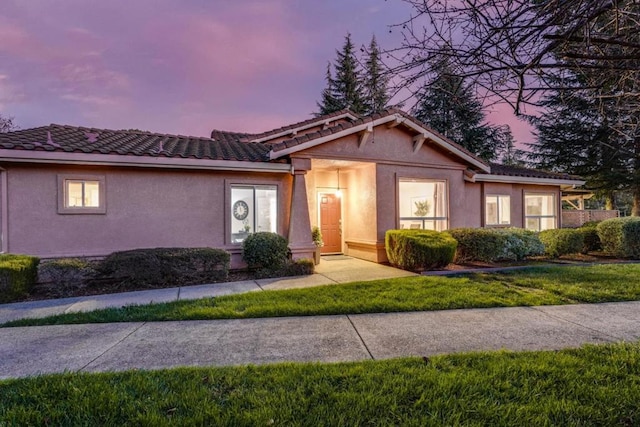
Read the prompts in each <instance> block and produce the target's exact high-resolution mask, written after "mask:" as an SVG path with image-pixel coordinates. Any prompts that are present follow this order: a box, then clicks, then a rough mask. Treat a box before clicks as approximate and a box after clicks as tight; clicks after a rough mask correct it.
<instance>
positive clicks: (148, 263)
mask: <svg viewBox="0 0 640 427" xmlns="http://www.w3.org/2000/svg"><path fill="white" fill-rule="evenodd" d="M230 258H231V257H230V255H229V253H228V252H225V251H223V250H221V249H214V248H153V249H135V250H131V251H121V252H114V253H112V254H111V255H109V256H107V257H106V258H105V259H104V260H103V261H102V262H101V263H100V264H99V265H98V268H97V269H98V271H99V273H100V275H102V276H104V277H106V278H108V279H113V280H114V281H116V282H118V283H122V284H129V283H136V284H138V285H143V286H149V287H166V286H181V285H192V284H199V283H207V282H216V281H221V280H225V279H226V278H227V276H228V274H229V264H230Z"/></svg>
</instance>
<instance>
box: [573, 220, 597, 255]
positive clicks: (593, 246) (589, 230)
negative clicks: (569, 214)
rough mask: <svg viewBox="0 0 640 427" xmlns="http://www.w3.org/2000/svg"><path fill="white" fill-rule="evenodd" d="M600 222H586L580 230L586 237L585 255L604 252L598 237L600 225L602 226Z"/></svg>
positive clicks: (583, 251) (583, 249) (583, 248)
mask: <svg viewBox="0 0 640 427" xmlns="http://www.w3.org/2000/svg"><path fill="white" fill-rule="evenodd" d="M600 222H601V221H589V222H585V223H584V224H582V225H581V226H580V228H578V230H580V232H581V233H582V235H583V237H584V246H583V247H582V253H583V254H586V253H589V252H592V251H599V250H602V243H601V242H600V237H599V236H598V224H600Z"/></svg>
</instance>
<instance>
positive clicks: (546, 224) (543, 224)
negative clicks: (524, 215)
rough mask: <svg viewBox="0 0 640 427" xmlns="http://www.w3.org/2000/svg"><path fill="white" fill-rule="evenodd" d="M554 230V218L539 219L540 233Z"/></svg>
mask: <svg viewBox="0 0 640 427" xmlns="http://www.w3.org/2000/svg"><path fill="white" fill-rule="evenodd" d="M554 228H556V219H555V218H540V231H543V230H551V229H554Z"/></svg>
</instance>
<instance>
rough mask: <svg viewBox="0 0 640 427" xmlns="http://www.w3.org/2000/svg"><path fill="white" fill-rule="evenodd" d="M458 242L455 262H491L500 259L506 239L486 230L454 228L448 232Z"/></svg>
mask: <svg viewBox="0 0 640 427" xmlns="http://www.w3.org/2000/svg"><path fill="white" fill-rule="evenodd" d="M447 233H449V234H450V235H451V236H452V237H453V238H454V239H456V241H457V242H458V250H457V251H456V257H455V259H456V262H467V261H482V262H491V261H495V260H497V259H499V258H500V256H501V254H502V252H503V250H504V245H505V240H506V237H505V236H504V235H503V234H500V233H498V232H496V230H492V229H488V228H454V229H451V230H448V231H447Z"/></svg>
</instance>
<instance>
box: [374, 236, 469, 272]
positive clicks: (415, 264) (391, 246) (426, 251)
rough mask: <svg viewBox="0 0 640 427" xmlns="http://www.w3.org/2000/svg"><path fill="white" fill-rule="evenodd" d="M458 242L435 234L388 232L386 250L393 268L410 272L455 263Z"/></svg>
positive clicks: (449, 237)
mask: <svg viewBox="0 0 640 427" xmlns="http://www.w3.org/2000/svg"><path fill="white" fill-rule="evenodd" d="M457 246H458V244H457V242H456V241H455V239H454V238H453V237H451V236H450V235H449V234H447V233H441V232H439V231H432V230H387V233H386V234H385V248H386V251H387V258H388V259H389V262H390V263H391V264H392V265H395V266H397V267H400V268H402V269H403V270H409V271H422V270H432V269H434V268H441V267H444V266H446V265H447V264H449V263H451V262H452V261H453V257H454V256H455V253H456V247H457Z"/></svg>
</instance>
